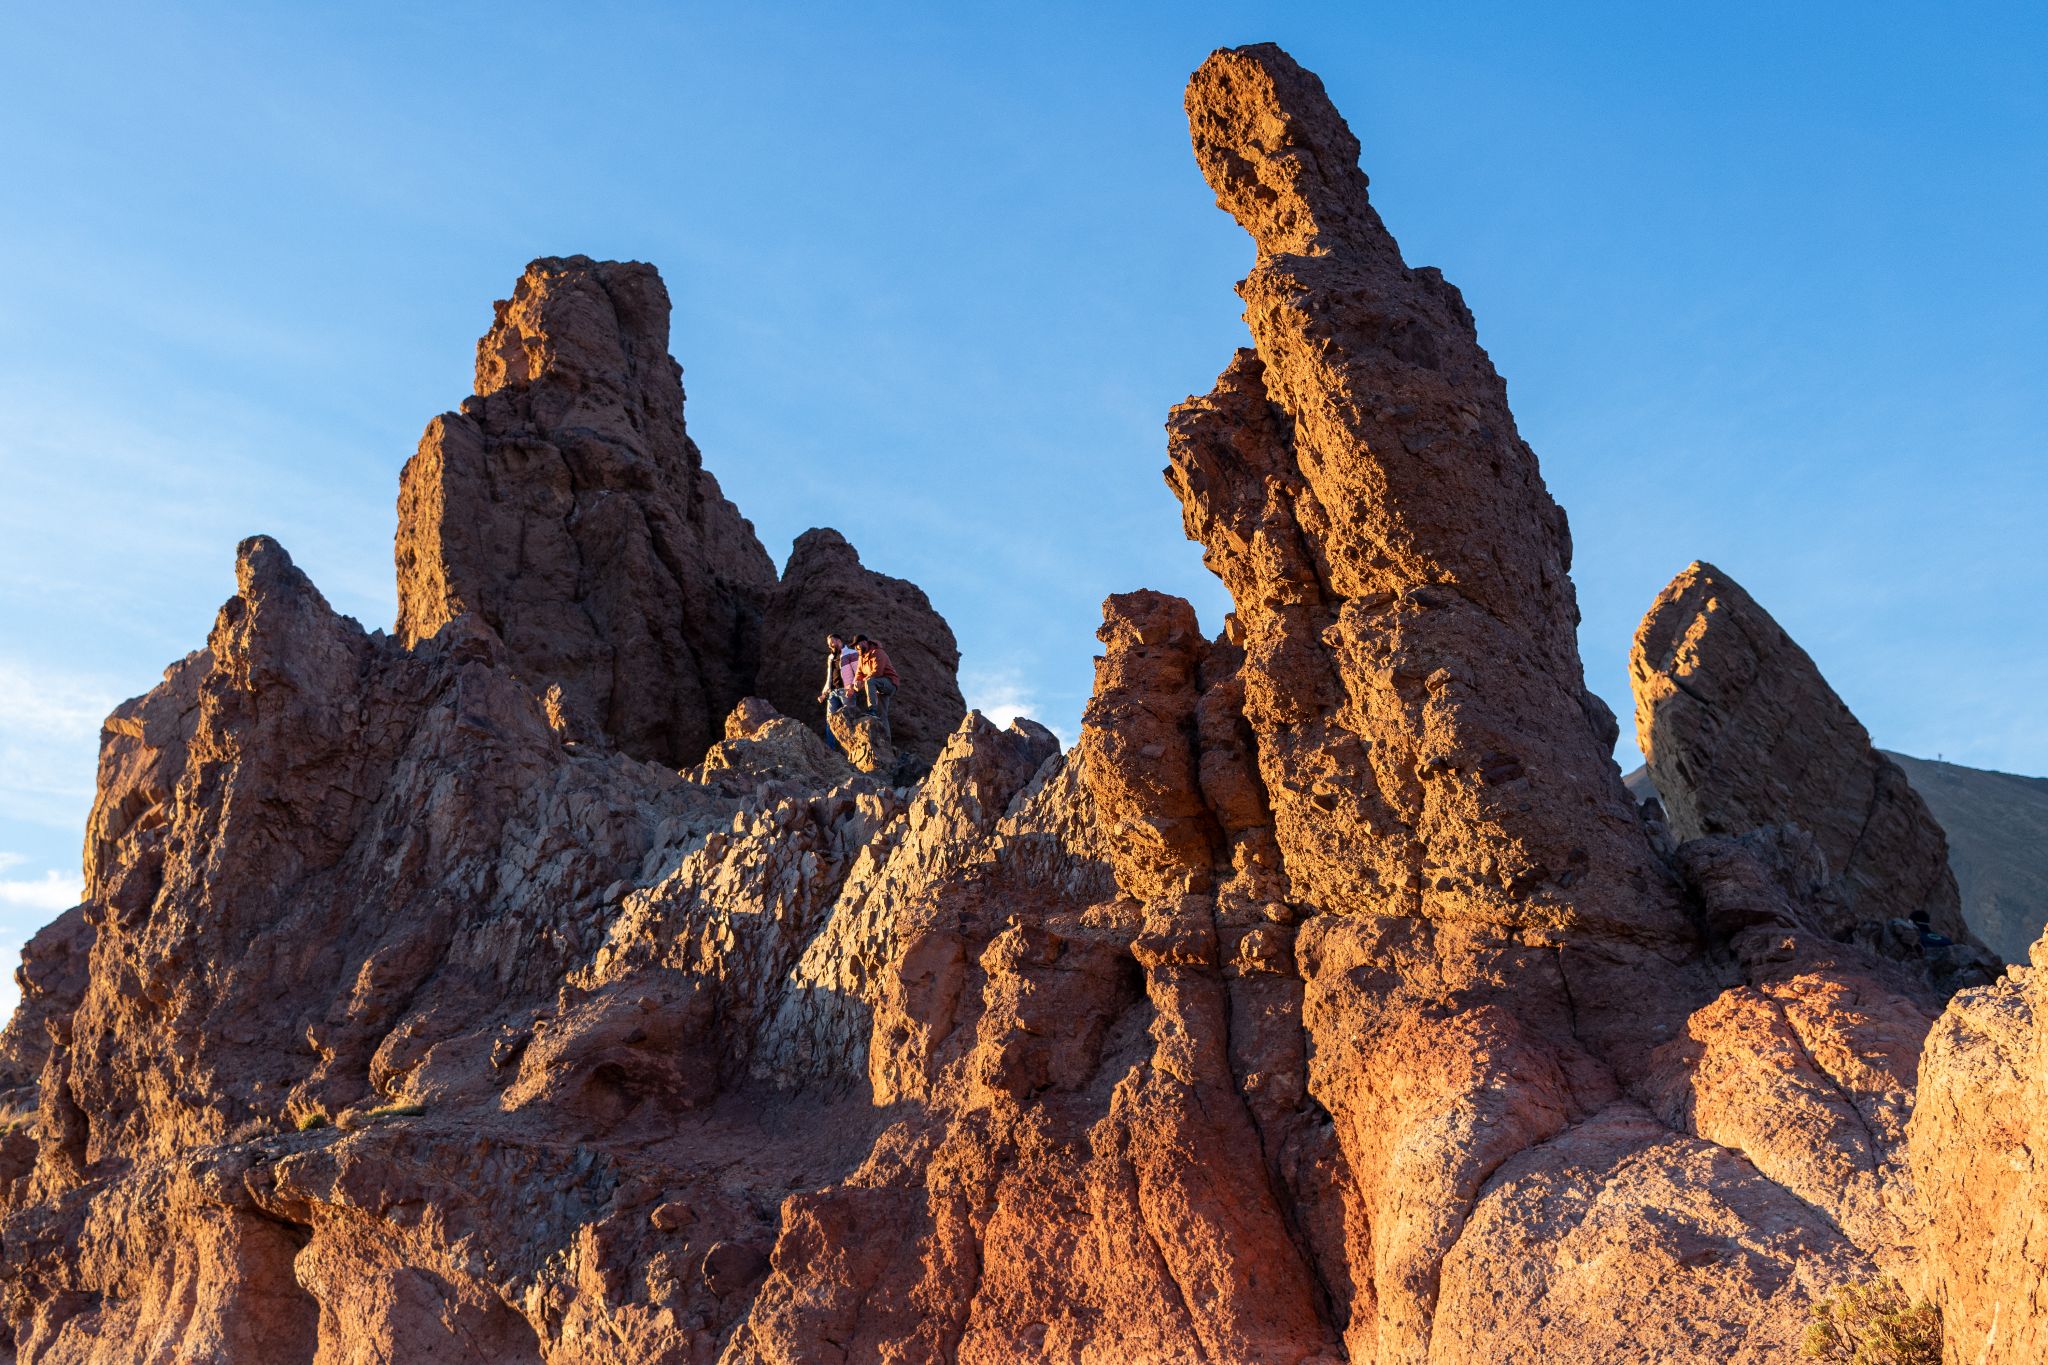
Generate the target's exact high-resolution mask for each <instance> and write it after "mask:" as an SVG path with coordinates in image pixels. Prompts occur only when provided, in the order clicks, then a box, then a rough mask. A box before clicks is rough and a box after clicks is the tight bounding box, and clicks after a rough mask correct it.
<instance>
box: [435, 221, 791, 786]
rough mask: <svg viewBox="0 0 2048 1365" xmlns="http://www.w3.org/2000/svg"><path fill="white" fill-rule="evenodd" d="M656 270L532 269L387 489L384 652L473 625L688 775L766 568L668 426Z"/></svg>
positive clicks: (747, 656) (766, 578) (698, 460)
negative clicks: (467, 379)
mask: <svg viewBox="0 0 2048 1365" xmlns="http://www.w3.org/2000/svg"><path fill="white" fill-rule="evenodd" d="M668 318H669V301H668V291H667V290H666V289H665V288H663V286H662V283H661V277H660V276H659V275H658V274H656V273H655V271H654V268H653V267H652V266H647V265H641V264H639V263H637V262H626V263H620V262H613V261H602V262H600V261H592V260H590V259H589V258H588V257H584V256H571V257H567V258H560V259H558V258H546V259H542V260H538V261H535V262H534V263H533V264H532V265H530V266H528V267H527V268H526V273H525V274H524V275H523V276H521V277H520V280H519V283H518V285H517V286H516V287H515V288H514V290H513V293H512V297H511V298H510V299H509V300H505V301H503V302H500V303H499V304H498V305H497V316H496V318H495V319H494V320H493V322H492V324H491V329H490V331H489V332H487V333H485V335H484V337H483V339H482V340H480V341H478V342H477V357H476V393H475V395H474V396H472V397H470V398H469V399H466V400H465V401H464V402H463V405H462V411H461V412H460V413H452V412H451V413H444V414H442V415H441V416H439V417H436V418H435V419H434V420H433V421H432V422H430V423H429V424H428V425H427V431H426V435H425V436H423V437H421V438H420V448H419V453H418V454H416V455H414V456H413V458H412V460H411V461H410V462H409V463H408V464H407V465H406V467H405V474H404V477H403V479H402V480H401V482H400V485H399V495H398V519H399V527H400V534H399V538H398V543H397V562H398V634H399V636H400V637H401V639H402V641H403V642H404V643H405V644H408V645H410V644H414V643H417V642H418V641H421V640H425V639H428V638H430V637H431V636H433V635H434V634H435V633H436V632H438V631H439V630H440V629H441V628H442V627H443V626H445V625H446V624H447V623H448V622H449V621H451V620H453V619H454V618H455V617H457V616H459V615H461V614H463V613H465V612H468V613H472V614H474V615H475V616H476V617H477V618H478V619H479V620H480V621H482V622H483V623H484V624H485V625H487V626H489V627H490V628H491V629H492V630H493V631H495V632H496V633H497V635H498V637H499V638H500V639H502V640H503V641H504V642H505V646H506V649H507V650H508V651H509V654H510V658H511V661H512V663H513V666H514V667H515V668H517V669H518V670H520V671H521V672H522V673H524V674H526V675H528V676H531V677H534V678H539V679H546V680H549V681H553V682H557V683H559V684H561V686H562V688H563V690H564V692H565V693H566V694H567V697H568V700H569V704H570V705H571V706H572V707H573V708H575V709H576V710H579V711H581V712H583V713H584V714H586V715H587V716H588V717H589V719H590V720H591V721H592V722H593V723H595V724H596V725H597V726H599V727H600V728H602V730H603V732H604V733H605V734H606V735H608V736H610V738H611V739H612V741H613V742H614V743H616V744H617V745H618V746H619V747H620V748H622V749H624V750H625V751H626V752H628V753H630V754H633V755H635V756H636V757H641V758H649V759H656V760H659V761H661V762H664V763H668V764H670V765H671V766H680V765H682V764H686V763H693V762H695V761H696V760H697V758H698V757H699V756H700V755H702V754H703V752H704V750H705V748H706V747H707V746H708V745H709V744H710V743H711V741H712V740H713V739H714V738H715V737H716V734H717V727H718V722H719V721H720V720H721V719H722V718H723V717H724V715H725V713H726V712H727V711H728V710H730V709H731V707H732V706H733V704H734V703H735V702H737V701H738V700H739V699H740V698H741V697H742V696H744V695H745V694H746V693H747V692H748V691H750V690H752V687H751V685H752V680H753V674H754V669H755V666H756V662H757V659H758V657H759V650H760V616H761V611H762V608H763V606H764V605H765V603H766V600H767V597H768V594H769V593H770V591H771V590H772V589H773V588H774V585H775V569H774V566H773V564H772V563H771V562H770V561H769V559H768V555H767V553H766V552H765V551H764V550H763V549H762V548H761V545H760V542H759V541H758V540H756V539H755V538H754V528H753V527H752V525H750V524H749V523H748V522H747V521H746V519H745V518H743V517H741V516H740V514H739V511H738V509H737V508H735V507H734V506H733V505H732V504H731V503H730V502H728V501H726V499H725V497H724V495H723V494H721V493H720V492H719V490H718V482H717V480H715V479H714V478H712V476H711V475H710V474H709V473H708V472H707V471H706V470H705V469H704V462H703V458H702V456H700V455H699V454H698V451H697V446H696V443H695V442H693V441H692V440H691V439H690V437H689V434H688V432H686V431H685V430H684V428H683V386H682V371H681V369H680V367H678V366H677V365H676V363H675V361H673V360H671V359H670V358H669V354H668Z"/></svg>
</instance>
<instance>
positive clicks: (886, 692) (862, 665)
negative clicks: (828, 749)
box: [818, 635, 900, 749]
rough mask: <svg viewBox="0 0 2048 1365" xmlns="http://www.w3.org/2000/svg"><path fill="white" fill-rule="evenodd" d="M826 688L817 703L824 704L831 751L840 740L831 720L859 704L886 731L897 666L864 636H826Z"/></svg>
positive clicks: (819, 695)
mask: <svg viewBox="0 0 2048 1365" xmlns="http://www.w3.org/2000/svg"><path fill="white" fill-rule="evenodd" d="M825 649H826V654H825V686H824V688H823V690H821V691H820V692H819V693H818V700H819V701H821V702H823V703H825V740H826V742H827V743H829V744H831V745H832V747H833V748H835V749H836V748H838V747H839V741H838V740H837V739H836V738H834V737H833V734H832V717H833V716H835V715H837V714H838V713H839V712H841V711H843V710H845V709H846V708H847V707H849V706H852V705H855V704H859V705H860V706H862V707H863V708H864V709H865V710H866V711H867V712H868V713H869V714H870V715H873V716H876V717H879V718H880V720H881V722H882V729H883V731H884V733H887V732H888V730H889V699H890V698H892V697H894V696H895V695H896V686H897V683H898V682H899V681H900V680H899V679H898V678H897V676H896V665H895V664H893V663H891V662H889V654H888V651H887V650H884V649H883V648H882V646H881V644H880V643H879V642H877V641H874V640H870V639H869V638H868V637H867V636H865V635H856V636H854V637H853V639H851V640H848V639H847V638H846V637H844V636H842V635H827V636H826V637H825Z"/></svg>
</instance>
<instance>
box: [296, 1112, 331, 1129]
mask: <svg viewBox="0 0 2048 1365" xmlns="http://www.w3.org/2000/svg"><path fill="white" fill-rule="evenodd" d="M326 1126H327V1115H325V1114H323V1113H321V1112H320V1111H319V1110H317V1109H313V1110H309V1111H307V1112H306V1113H303V1114H301V1115H299V1123H298V1128H299V1131H300V1132H302V1133H310V1132H312V1131H313V1130H314V1129H315V1128H325V1127H326Z"/></svg>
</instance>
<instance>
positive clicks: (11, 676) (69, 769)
mask: <svg viewBox="0 0 2048 1365" xmlns="http://www.w3.org/2000/svg"><path fill="white" fill-rule="evenodd" d="M119 700H120V696H119V694H118V693H116V692H115V691H114V689H113V688H112V687H110V686H108V685H107V684H106V682H105V681H104V680H103V679H99V678H95V677H87V676H80V675H76V674H69V673H64V672H60V671H56V670H50V669H42V668H36V667H33V666H29V665H25V664H22V663H20V662H18V661H16V660H11V659H4V658H0V817H4V818H6V819H12V820H21V821H25V822H28V823H30V824H36V825H42V826H46V827H54V828H58V829H73V830H75V829H76V828H77V826H78V823H79V819H80V817H81V816H82V815H83V813H84V807H85V806H86V805H87V804H88V803H89V802H90V801H91V800H92V791H93V779H94V770H95V768H96V766H97V763H98V755H99V745H98V737H99V731H100V722H101V721H102V720H103V719H105V717H106V714H107V712H109V711H111V710H113V709H114V706H115V704H116V703H117V702H118V701H119ZM60 908H61V907H60Z"/></svg>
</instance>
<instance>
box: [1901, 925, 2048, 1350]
mask: <svg viewBox="0 0 2048 1365" xmlns="http://www.w3.org/2000/svg"><path fill="white" fill-rule="evenodd" d="M1912 1126H1913V1141H1912V1158H1913V1178H1914V1181H1915V1183H1916V1185H1917V1187H1918V1189H1919V1192H1920V1204H1921V1207H1922V1209H1923V1211H1924V1216H1925V1218H1926V1220H1927V1230H1926V1234H1925V1250H1926V1259H1925V1264H1924V1268H1923V1273H1924V1274H1925V1276H1926V1281H1927V1284H1928V1286H1929V1288H1930V1290H1931V1292H1932V1297H1933V1299H1934V1301H1935V1302H1936V1303H1937V1304H1939V1305H1940V1307H1941V1314H1942V1324H1943V1326H1944V1328H1945V1329H1946V1333H1947V1354H1946V1355H1945V1357H1944V1358H1945V1359H1948V1360H1960V1361H1969V1362H1970V1363H1971V1365H2031V1362H2034V1361H2039V1360H2048V937H2044V938H2043V939H2041V940H2039V941H2038V942H2036V943H2035V944H2034V950H2033V961H2032V965H2030V966H2023V967H2015V968H2013V969H2012V971H2011V972H2010V973H2009V974H2008V975H2007V976H2006V977H2005V979H2004V980H2002V981H1999V982H1998V983H1996V984H1995V985H1992V986H1990V987H1988V988H1986V989H1983V990H1975V991H1966V992H1964V993H1963V994H1962V995H1959V996H1957V997H1956V1000H1955V1003H1953V1004H1952V1005H1950V1006H1949V1008H1948V1010H1947V1012H1946V1013H1944V1014H1943V1015H1942V1016H1941V1020H1940V1022H1939V1023H1938V1024H1936V1025H1935V1028H1934V1032H1933V1033H1932V1034H1930V1035H1929V1036H1928V1039H1927V1049H1926V1051H1925V1052H1924V1053H1923V1054H1922V1055H1921V1058H1920V1092H1919V1101H1918V1105H1917V1107H1916V1108H1915V1110H1914V1113H1913V1125H1912Z"/></svg>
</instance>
